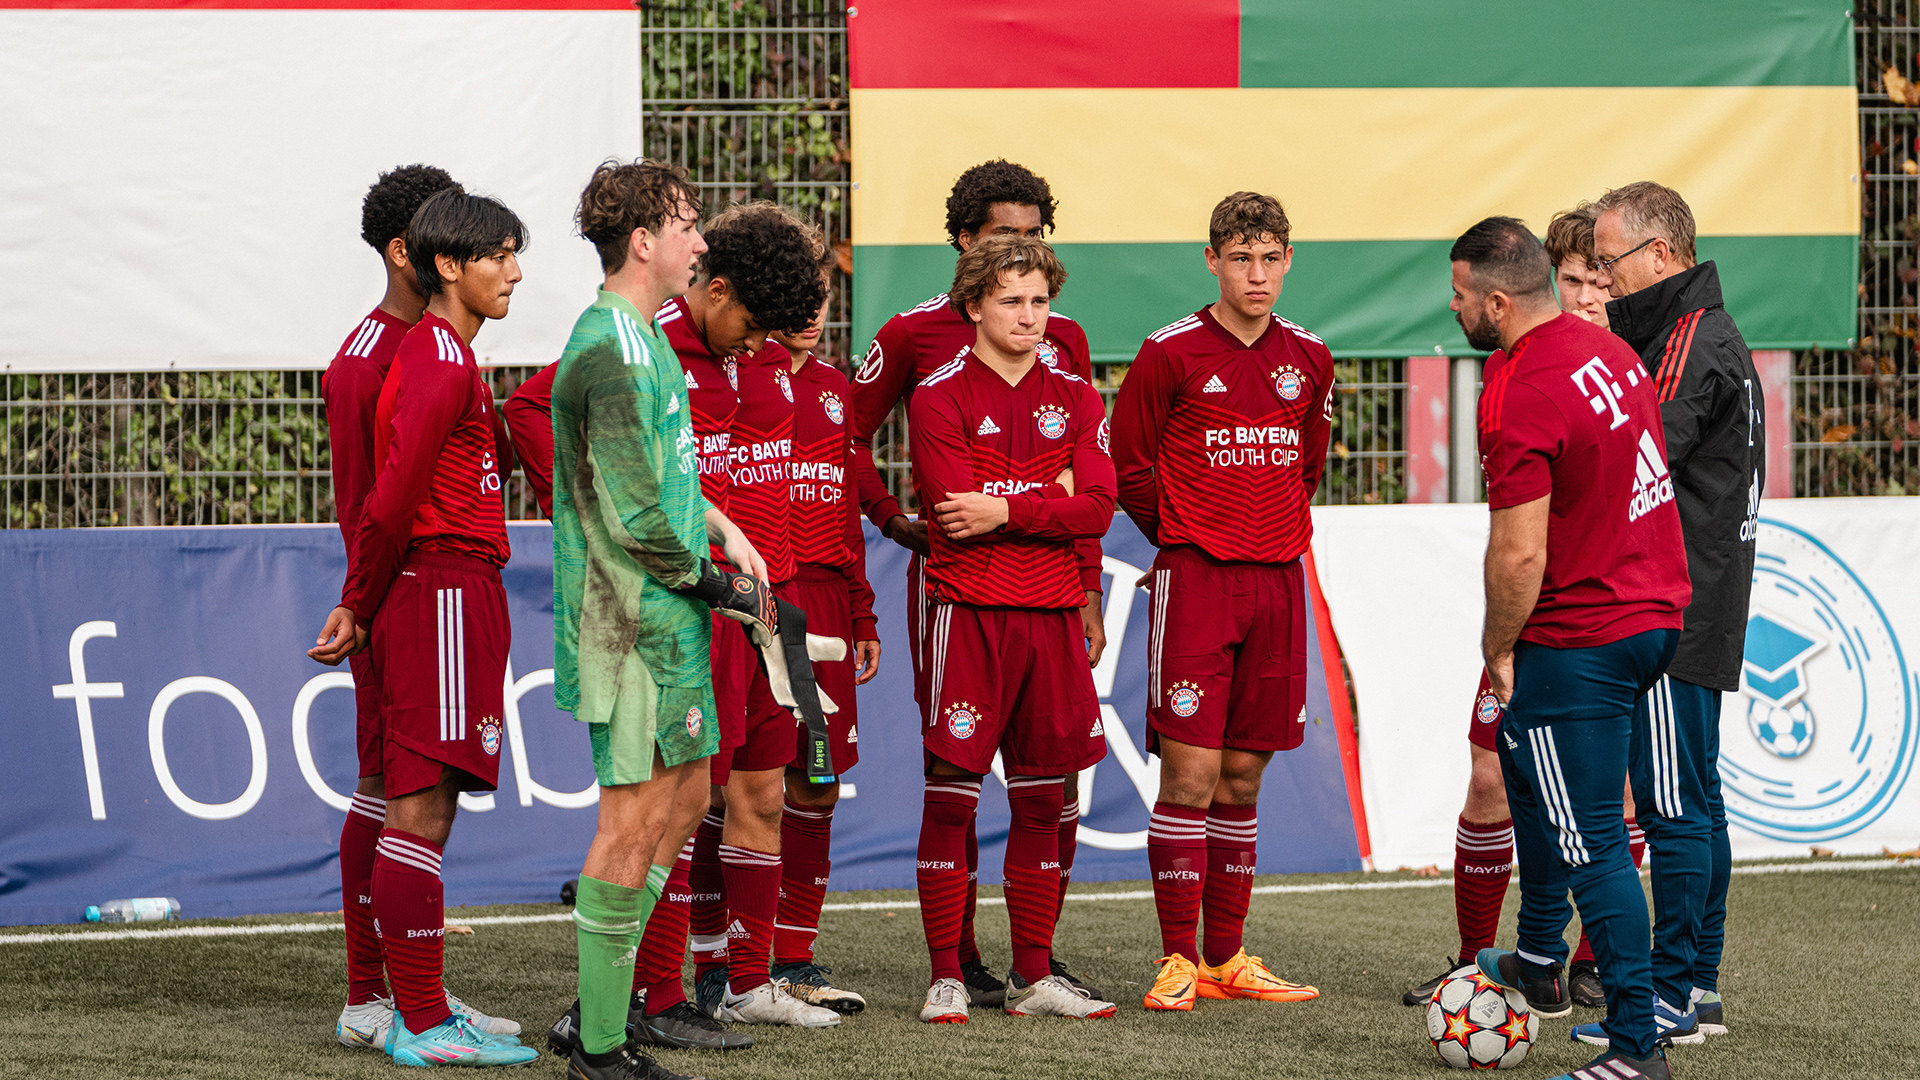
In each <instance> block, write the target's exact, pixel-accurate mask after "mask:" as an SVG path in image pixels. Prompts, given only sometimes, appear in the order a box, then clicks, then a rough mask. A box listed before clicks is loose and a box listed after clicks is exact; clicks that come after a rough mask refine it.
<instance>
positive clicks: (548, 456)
mask: <svg viewBox="0 0 1920 1080" xmlns="http://www.w3.org/2000/svg"><path fill="white" fill-rule="evenodd" d="M559 368H560V363H559V361H555V362H553V363H551V364H548V365H547V366H546V367H543V368H541V369H540V370H539V371H538V372H536V373H534V376H533V377H532V378H530V379H528V380H527V381H526V382H523V383H521V384H520V388H519V389H518V390H515V391H514V392H513V393H512V395H510V396H509V397H508V398H507V403H506V404H505V405H502V406H500V412H501V413H502V414H503V417H504V419H505V420H506V424H507V435H508V437H509V438H511V439H512V440H513V453H514V456H515V457H517V458H519V459H520V467H521V468H522V469H524V470H526V476H527V486H528V487H531V488H532V489H533V497H534V498H535V499H536V500H538V501H539V503H540V512H541V513H542V514H545V515H546V516H547V517H549V518H551V517H552V516H553V375H554V372H555V371H558V370H559Z"/></svg>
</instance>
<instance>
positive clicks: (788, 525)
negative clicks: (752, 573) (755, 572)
mask: <svg viewBox="0 0 1920 1080" xmlns="http://www.w3.org/2000/svg"><path fill="white" fill-rule="evenodd" d="M792 363H793V357H792V356H791V355H789V354H788V352H787V350H785V349H783V348H781V347H780V346H779V345H778V344H776V343H774V342H771V341H769V342H767V343H766V344H765V345H763V346H761V347H760V351H759V352H757V353H754V354H753V355H752V356H747V357H742V358H741V359H740V360H739V362H738V363H737V364H736V366H735V369H736V371H737V372H738V374H739V379H740V403H739V407H738V408H736V409H735V410H734V413H733V440H732V442H731V443H729V444H728V454H729V457H730V458H731V461H732V464H731V466H730V473H731V478H732V482H733V488H732V490H731V492H730V493H729V495H728V498H730V499H731V500H732V507H733V508H732V510H730V511H729V512H728V516H730V517H731V518H733V523H734V524H736V525H738V526H740V531H741V532H744V533H746V534H747V539H748V540H751V541H753V547H754V550H756V551H758V552H759V553H760V557H761V558H762V559H764V560H766V563H767V580H769V581H776V582H778V581H786V580H787V579H789V578H791V577H793V521H792V517H791V515H790V513H789V504H788V499H789V496H790V492H789V490H788V489H789V485H790V484H791V482H792V479H793V473H792V469H791V466H792V464H793V396H794V395H793V377H792V375H790V374H789V373H788V371H787V369H788V367H789V366H790V365H791V364H792Z"/></svg>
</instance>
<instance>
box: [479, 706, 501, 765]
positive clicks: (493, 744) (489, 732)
mask: <svg viewBox="0 0 1920 1080" xmlns="http://www.w3.org/2000/svg"><path fill="white" fill-rule="evenodd" d="M480 749H482V750H485V751H486V752H487V756H488V757H493V756H494V755H496V754H498V753H499V752H500V722H499V721H498V720H495V719H494V718H493V717H491V716H489V717H487V719H486V722H485V723H482V724H481V725H480Z"/></svg>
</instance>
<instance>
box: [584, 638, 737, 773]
mask: <svg viewBox="0 0 1920 1080" xmlns="http://www.w3.org/2000/svg"><path fill="white" fill-rule="evenodd" d="M620 684H621V685H620V692H619V695H618V696H617V697H616V698H615V699H614V706H613V715H612V717H611V719H609V720H608V721H607V722H606V723H604V724H591V723H590V724H588V725H587V737H588V739H589V741H590V742H591V743H592V744H593V775H594V778H595V779H596V780H598V781H599V783H600V786H601V787H619V786H620V785H623V784H637V783H640V782H641V781H643V780H649V779H652V777H653V761H654V756H655V752H656V751H658V754H659V759H660V761H661V762H662V763H663V764H664V765H666V766H667V767H669V768H671V767H673V766H675V765H684V764H685V763H687V762H689V761H698V760H699V759H701V758H704V757H711V756H712V755H713V753H714V751H716V750H718V749H719V748H720V718H719V712H718V710H717V709H716V708H715V707H714V703H713V683H712V682H711V681H706V680H703V681H701V682H700V683H698V684H695V685H693V686H661V685H659V684H657V683H655V682H654V681H653V677H652V673H651V672H649V671H648V670H647V667H646V665H645V664H644V663H642V662H641V661H640V658H639V656H638V655H635V654H629V655H628V657H627V662H626V663H624V664H622V665H621V671H620Z"/></svg>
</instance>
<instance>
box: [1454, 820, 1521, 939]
mask: <svg viewBox="0 0 1920 1080" xmlns="http://www.w3.org/2000/svg"><path fill="white" fill-rule="evenodd" d="M1512 876H1513V820H1512V819H1511V818H1508V819H1506V820H1504V821H1494V822H1487V823H1482V822H1477V821H1468V820H1467V819H1466V818H1461V819H1460V822H1459V824H1458V825H1456V826H1455V828H1454V833H1453V915H1454V919H1455V920H1456V921H1457V922H1458V923H1459V926H1460V953H1459V956H1460V959H1462V960H1469V961H1470V960H1472V959H1473V957H1474V955H1475V954H1476V953H1478V952H1479V951H1480V950H1481V949H1486V948H1491V947H1492V946H1493V938H1494V935H1495V934H1496V933H1498V932H1499V929H1500V908H1501V906H1502V905H1503V904H1505V903H1506V899H1507V880H1508V879H1509V878H1511V877H1512Z"/></svg>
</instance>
